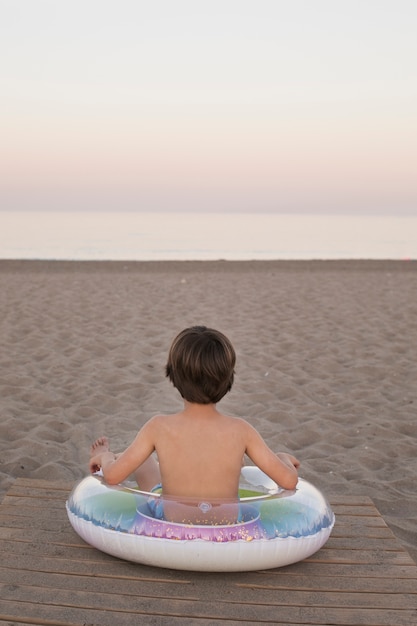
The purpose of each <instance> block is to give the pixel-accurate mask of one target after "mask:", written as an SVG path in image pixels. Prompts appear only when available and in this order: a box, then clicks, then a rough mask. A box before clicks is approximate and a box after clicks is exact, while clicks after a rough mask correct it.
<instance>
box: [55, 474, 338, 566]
mask: <svg viewBox="0 0 417 626" xmlns="http://www.w3.org/2000/svg"><path fill="white" fill-rule="evenodd" d="M157 498H161V503H160V504H162V505H163V510H165V509H166V511H172V510H173V509H175V511H176V513H175V519H176V520H177V519H181V521H179V522H178V521H175V522H172V521H168V520H165V519H159V518H157V517H155V516H154V515H153V513H152V511H154V510H155V499H157ZM66 508H67V513H68V518H69V521H70V523H71V525H72V527H73V528H74V530H75V532H76V533H78V535H79V536H80V537H82V539H84V540H85V541H86V542H87V543H89V544H91V545H92V546H94V547H95V548H97V549H98V550H101V551H103V552H106V553H108V554H111V555H113V556H116V557H119V558H121V559H126V560H128V561H133V562H136V563H143V564H145V565H152V566H157V567H165V568H172V569H180V570H190V571H207V572H208V571H212V572H220V571H223V572H227V571H229V572H232V571H250V570H258V569H269V568H275V567H282V566H284V565H289V564H291V563H295V562H297V561H301V560H303V559H305V558H307V557H309V556H311V555H312V554H314V553H315V552H317V550H319V549H320V548H321V547H322V546H323V545H324V544H325V543H326V541H327V539H328V538H329V536H330V533H331V531H332V528H333V525H334V521H335V518H334V514H333V511H332V510H331V508H330V506H329V504H328V502H327V500H326V499H325V497H324V496H323V494H322V493H321V492H320V491H319V490H318V489H317V488H316V487H314V486H313V485H312V484H311V483H309V482H307V481H306V480H303V479H301V478H300V479H299V481H298V485H297V488H296V490H295V491H291V492H289V491H284V490H282V489H280V488H279V487H278V486H277V485H276V484H275V483H274V482H273V481H272V480H271V479H270V478H268V476H266V475H265V474H264V473H263V472H261V471H260V470H259V469H258V468H256V467H245V468H243V470H242V476H241V482H240V488H239V502H233V503H231V502H224V501H217V502H214V503H213V502H199V503H196V502H193V503H190V502H184V498H181V499H178V500H176V499H173V498H169V500H168V499H166V498H164V497H163V496H162V495H161V494H155V493H152V494H150V493H147V492H143V491H139V490H138V489H136V488H134V487H133V486H132V485H131V484H129V483H123V484H120V485H117V486H116V487H114V486H112V487H111V486H108V485H106V484H105V483H104V481H103V480H102V479H101V478H100V477H98V476H88V477H86V478H84V479H83V480H81V481H80V482H79V483H78V484H77V485H76V486H75V487H74V489H73V490H72V492H71V494H70V496H69V498H68V500H67V503H66ZM181 511H183V513H181ZM181 516H182V517H181ZM167 517H168V516H167ZM213 518H217V519H216V522H215V523H213ZM209 520H210V521H209ZM231 520H233V521H231Z"/></svg>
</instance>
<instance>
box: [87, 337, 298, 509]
mask: <svg viewBox="0 0 417 626" xmlns="http://www.w3.org/2000/svg"><path fill="white" fill-rule="evenodd" d="M235 361H236V355H235V351H234V349H233V346H232V345H231V343H230V341H229V340H228V339H227V337H225V336H224V335H223V334H222V333H220V332H218V331H216V330H213V329H211V328H206V327H205V326H194V327H192V328H186V329H185V330H183V331H182V332H181V333H180V334H179V335H178V336H177V337H176V338H175V339H174V341H173V344H172V346H171V349H170V352H169V356H168V362H167V365H166V375H167V376H168V378H169V379H170V381H171V382H172V383H173V385H174V387H176V389H178V391H179V392H180V394H181V396H182V398H183V400H184V408H183V410H182V411H180V412H179V413H176V414H174V415H156V416H155V417H153V418H152V419H150V420H149V421H148V422H147V423H146V424H145V425H144V426H143V427H142V428H141V430H140V431H139V433H138V434H137V436H136V438H135V439H134V441H133V443H132V444H131V445H130V446H129V447H128V448H127V449H126V450H125V451H124V452H122V453H121V454H120V455H117V456H116V455H115V454H113V452H111V451H110V449H109V444H108V440H107V438H106V437H100V438H99V439H97V441H96V442H95V443H94V444H93V445H92V447H91V458H90V470H91V471H92V472H94V471H96V470H98V469H100V468H101V469H102V471H103V475H104V479H105V480H106V482H107V483H108V484H111V485H114V484H117V483H120V482H121V481H123V480H124V479H125V478H127V477H128V476H129V475H130V474H132V473H134V474H135V478H136V480H137V482H138V485H139V488H140V489H142V490H143V491H151V490H152V489H153V488H154V487H155V486H156V485H157V484H158V483H161V484H162V492H163V496H164V499H165V498H167V499H168V500H169V497H170V496H171V497H181V498H183V499H185V500H188V499H189V500H190V501H191V500H195V501H197V502H198V501H202V500H205V501H207V500H208V501H213V500H217V501H218V500H229V501H232V500H234V501H235V502H236V501H237V498H238V487H239V477H240V471H241V466H242V459H243V456H244V454H247V455H248V456H249V458H250V459H251V460H252V461H253V463H254V464H255V465H257V466H258V467H259V468H260V469H261V470H262V471H263V472H265V473H266V474H268V476H269V477H270V478H272V480H274V481H275V482H276V483H278V484H279V485H280V486H281V487H283V488H284V489H294V488H295V486H296V484H297V468H298V467H299V462H298V460H297V459H296V458H295V457H293V456H292V455H291V454H287V453H285V452H281V453H278V454H274V452H272V450H271V449H270V448H269V447H268V446H267V445H266V443H265V442H264V440H263V439H262V437H261V436H260V435H259V433H258V432H257V431H256V430H255V429H254V428H253V427H252V426H250V424H248V422H246V421H245V420H243V419H240V418H237V417H230V416H227V415H223V414H222V413H220V412H219V411H218V410H217V408H216V403H217V402H219V401H220V400H221V398H223V396H224V395H225V394H226V393H227V392H228V391H230V389H231V388H232V385H233V379H234V367H235ZM154 451H156V453H157V456H158V461H159V463H157V462H156V460H155V459H154V458H153V456H151V455H152V453H153V452H154Z"/></svg>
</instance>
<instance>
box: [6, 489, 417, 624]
mask: <svg viewBox="0 0 417 626" xmlns="http://www.w3.org/2000/svg"><path fill="white" fill-rule="evenodd" d="M70 488H71V485H68V484H66V483H56V482H54V483H52V482H48V481H40V480H29V479H18V480H16V482H15V483H14V485H13V486H12V488H11V489H10V491H9V492H8V493H7V495H6V496H5V498H4V499H3V502H2V503H1V505H0V573H1V578H0V624H1V625H4V624H8V625H10V626H11V625H13V626H15V625H16V624H20V625H23V624H38V625H40V624H44V625H48V626H51V625H56V626H64V625H65V626H75V625H77V626H81V625H89V626H93V625H96V626H124V625H129V626H132V625H133V626H135V625H136V624H170V625H171V624H178V625H181V626H182V625H183V624H198V625H204V624H221V623H224V624H225V625H227V626H231V625H233V624H239V625H241V624H285V625H286V626H301V625H308V626H313V625H325V624H327V625H330V624H332V625H346V626H347V625H349V626H353V625H362V624H363V625H366V626H383V625H385V626H394V625H395V626H401V625H404V626H412V625H414V624H417V565H416V564H415V563H414V561H413V560H412V559H411V557H410V556H409V555H408V553H407V552H406V551H405V550H404V549H403V548H402V547H401V545H400V544H399V542H398V541H397V540H396V538H395V537H394V535H393V534H392V532H391V531H390V530H389V528H388V527H387V525H386V524H385V522H384V520H383V518H382V517H381V515H380V514H379V513H378V511H377V509H376V508H375V506H374V505H373V503H372V501H371V500H370V499H368V498H364V497H348V498H347V497H344V498H331V499H330V500H331V504H332V506H333V509H334V511H335V514H336V520H337V521H336V526H335V528H334V531H333V534H332V536H331V538H330V540H329V541H328V543H327V544H326V546H325V547H324V548H322V549H321V550H320V552H318V553H317V554H316V555H314V556H313V557H311V558H309V559H307V560H306V561H303V562H301V563H297V564H295V565H291V566H288V567H285V568H281V569H275V570H268V571H259V572H249V573H245V572H243V573H238V574H235V573H227V574H225V573H223V574H212V573H211V574H207V573H195V572H193V573H190V572H179V571H174V570H165V569H157V568H153V567H146V566H142V565H136V564H133V563H128V562H124V561H121V560H119V559H116V558H113V557H111V556H108V555H106V554H102V553H101V552H98V551H97V550H95V549H94V548H92V547H90V546H88V545H86V544H85V543H84V542H83V541H82V540H81V539H80V538H79V537H78V536H77V535H76V534H75V533H74V531H73V530H72V528H71V526H70V524H69V522H68V520H67V515H66V511H65V506H64V503H65V499H66V497H67V494H68V492H69V490H70Z"/></svg>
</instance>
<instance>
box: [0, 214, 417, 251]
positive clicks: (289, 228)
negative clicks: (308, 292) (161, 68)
mask: <svg viewBox="0 0 417 626" xmlns="http://www.w3.org/2000/svg"><path fill="white" fill-rule="evenodd" d="M0 259H46V260H52V259H54V260H125V261H128V260H131V261H154V260H218V259H224V260H271V259H277V260H280V259H283V260H296V259H299V260H314V259H324V260H325V259H393V260H416V259H417V215H416V216H405V215H404V216H387V215H357V214H355V215H334V214H332V215H324V214H318V215H312V214H291V215H290V214H276V213H274V214H273V213H261V212H259V213H236V212H235V213H218V212H214V211H213V212H205V213H202V212H177V211H170V212H165V213H160V212H154V213H151V212H132V211H131V212H127V211H125V212H124V211H117V212H108V211H107V212H104V211H103V212H102V211H84V212H81V211H59V210H56V211H13V212H12V211H0Z"/></svg>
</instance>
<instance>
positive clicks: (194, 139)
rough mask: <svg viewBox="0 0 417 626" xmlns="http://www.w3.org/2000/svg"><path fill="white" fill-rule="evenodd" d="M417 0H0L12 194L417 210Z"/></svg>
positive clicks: (42, 198)
mask: <svg viewBox="0 0 417 626" xmlns="http://www.w3.org/2000/svg"><path fill="white" fill-rule="evenodd" d="M416 32H417V2H416V1H415V0H291V1H288V0H207V1H206V0H152V1H149V0H0V76H1V84H2V88H1V92H2V96H1V98H0V137H1V140H0V172H1V173H0V209H4V210H5V209H7V210H14V211H15V210H40V209H42V210H45V209H48V210H54V211H60V210H83V211H84V210H85V211H86V210H142V211H165V210H186V211H196V212H197V211H207V210H209V211H210V210H212V211H268V212H269V211H271V212H282V213H298V212H300V213H307V212H309V213H318V212H320V213H321V212H324V213H332V214H340V213H347V214H357V213H359V214H361V213H364V214H365V213H366V214H393V215H417V175H416V174H417V172H416V170H417V71H416V61H417V37H416Z"/></svg>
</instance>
